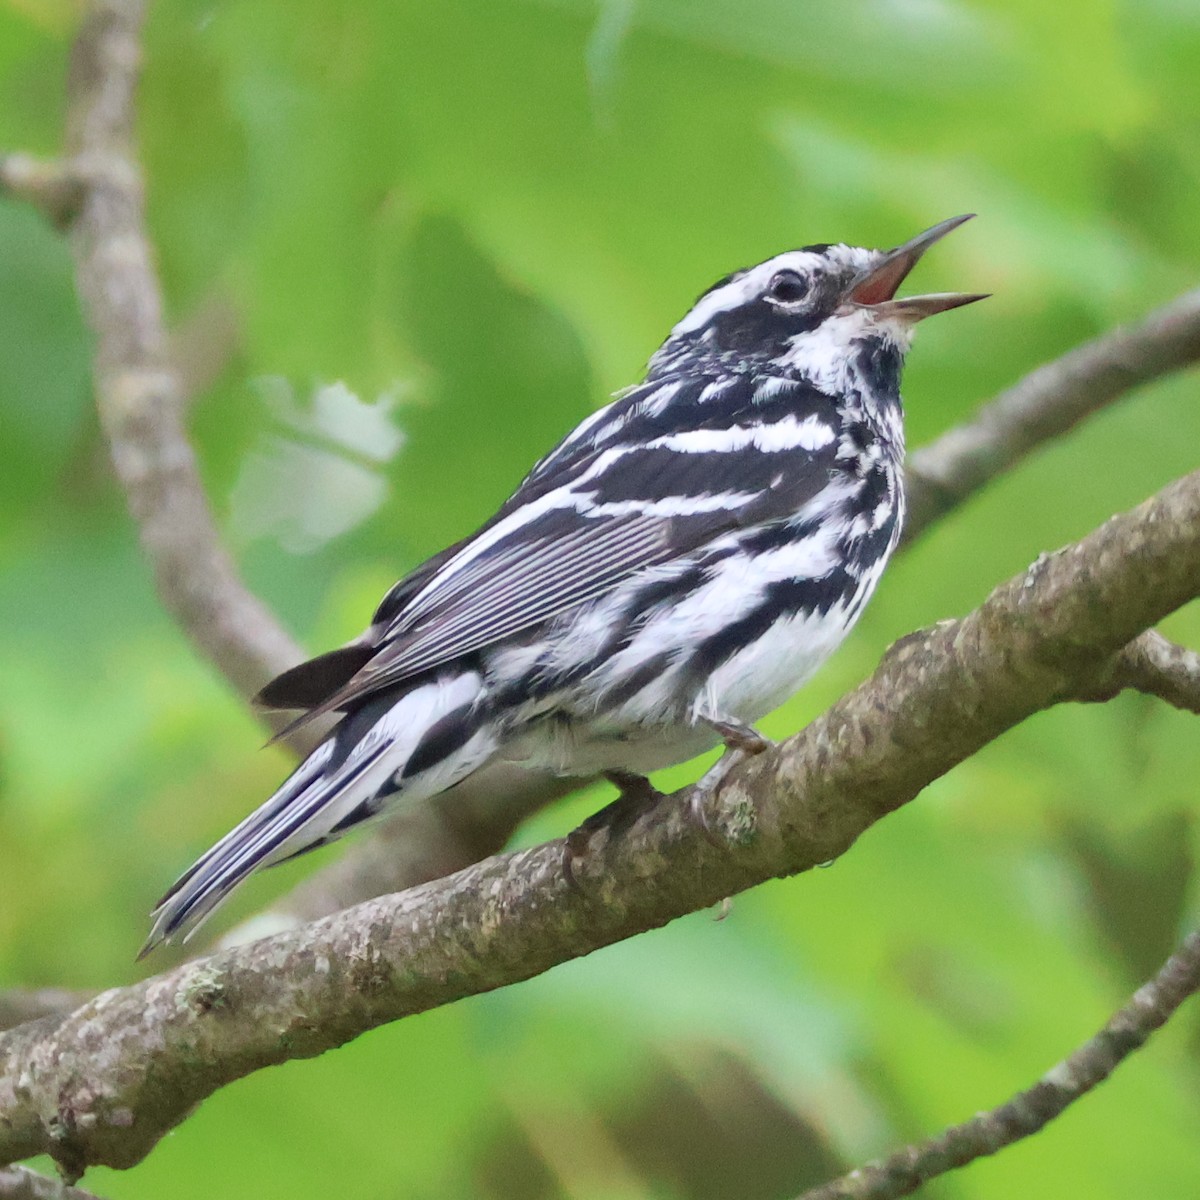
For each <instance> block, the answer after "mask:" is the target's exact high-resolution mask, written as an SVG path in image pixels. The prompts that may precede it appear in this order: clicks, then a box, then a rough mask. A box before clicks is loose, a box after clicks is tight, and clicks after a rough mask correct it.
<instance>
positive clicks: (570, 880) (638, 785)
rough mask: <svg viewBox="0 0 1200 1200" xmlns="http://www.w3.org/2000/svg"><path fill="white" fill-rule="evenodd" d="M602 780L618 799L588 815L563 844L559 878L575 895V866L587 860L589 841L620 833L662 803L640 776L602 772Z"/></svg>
mask: <svg viewBox="0 0 1200 1200" xmlns="http://www.w3.org/2000/svg"><path fill="white" fill-rule="evenodd" d="M604 778H605V779H607V780H608V781H609V783H611V784H613V785H615V787H616V788H617V790H618V791H619V792H620V795H619V796H618V797H617V798H616V799H615V800H614V801H613V802H612V803H611V804H606V805H605V806H604V807H603V808H602V809H600V811H599V812H594V813H592V815H591V816H590V817H588V818H587V820H586V821H584V822H583V823H582V824H581V825H580V826H579V827H578V828H577V829H573V830H572V831H571V832H570V833H569V834H567V836H566V838H565V839H564V840H563V857H562V873H563V878H564V879H566V881H567V884H568V886H569V887H571V888H573V889H574V890H575V891H581V890H582V888H581V887H580V883H579V879H578V877H577V876H576V874H575V863H576V862H577V861H579V860H580V859H584V858H586V857H587V855H588V852H589V850H590V849H591V845H592V838H593V837H595V836H596V834H598V833H600V832H601V831H603V832H605V833H607V834H608V836H609V837H610V838H611V837H615V836H616V835H617V834H619V833H623V832H624V831H625V830H627V829H629V828H630V826H632V825H633V823H634V822H635V821H636V820H637V819H638V817H640V816H641V815H642V814H643V813H645V812H649V810H650V809H651V808H653V807H654V806H655V805H656V804H657V803H658V802H659V801H660V800H661V799H662V793H661V792H660V791H659V790H658V789H657V788H656V787H655V786H654V785H653V784H652V783H651V782H650V780H648V779H646V778H645V777H644V776H642V775H632V774H630V773H628V772H626V771H606V772H605V773H604Z"/></svg>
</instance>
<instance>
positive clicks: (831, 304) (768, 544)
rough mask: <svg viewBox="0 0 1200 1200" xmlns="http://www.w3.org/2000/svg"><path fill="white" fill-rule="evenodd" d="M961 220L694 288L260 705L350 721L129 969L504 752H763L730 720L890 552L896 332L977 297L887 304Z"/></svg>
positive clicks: (577, 771)
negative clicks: (597, 395)
mask: <svg viewBox="0 0 1200 1200" xmlns="http://www.w3.org/2000/svg"><path fill="white" fill-rule="evenodd" d="M967 219H968V218H967V217H955V218H952V219H951V220H948V221H943V222H942V223H941V224H939V225H935V226H934V227H933V228H932V229H929V230H928V231H926V232H925V233H922V234H921V235H919V236H918V237H916V238H914V239H913V240H912V241H910V242H907V243H905V244H904V245H903V246H900V247H899V248H897V249H895V250H892V251H886V252H885V251H879V250H867V249H862V248H859V247H854V246H846V245H819V246H807V247H805V248H804V249H802V250H793V251H789V252H787V253H784V254H780V255H777V256H776V257H774V258H771V259H768V260H767V261H766V262H764V263H760V264H759V265H758V266H755V267H751V268H749V269H747V270H743V271H737V272H735V273H734V274H732V275H729V276H727V277H726V278H725V279H723V280H721V281H720V282H719V283H717V284H715V285H714V286H713V287H712V288H710V289H709V290H708V291H707V292H705V293H704V295H702V296H701V297H700V299H699V300H697V302H696V303H695V305H693V307H692V310H691V311H690V312H689V313H688V314H687V316H685V317H684V318H683V320H682V321H680V322H679V324H678V325H676V326H675V328H674V329H673V330H672V331H671V334H670V336H669V337H668V338H667V340H666V341H665V342H664V343H663V345H662V346H661V348H660V349H659V350H658V351H657V353H656V354H655V355H654V356H653V358H652V359H651V360H650V364H649V369H648V371H647V374H646V379H645V382H644V383H642V384H640V385H638V386H637V387H634V388H631V389H629V390H628V391H626V392H624V393H623V394H621V395H620V396H619V398H618V399H616V400H615V401H613V403H611V404H609V405H608V406H607V407H605V408H602V409H600V410H599V411H598V412H596V413H593V414H592V415H591V416H590V417H588V418H587V419H586V420H585V421H583V422H582V424H580V425H579V427H578V428H577V429H575V430H574V432H573V433H571V434H569V435H568V436H567V437H566V438H565V439H564V440H563V441H562V442H561V443H560V444H559V445H558V446H557V447H556V448H555V449H554V450H553V451H551V453H550V454H548V455H547V456H546V457H545V458H543V459H542V460H541V461H540V462H539V463H538V464H537V465H536V466H535V467H534V468H533V470H532V471H531V472H530V473H529V475H528V477H527V478H526V479H525V480H524V482H523V483H522V484H521V485H520V487H519V488H518V489H517V490H516V492H515V493H514V494H513V496H512V498H511V499H510V500H508V502H507V503H506V504H505V505H504V506H503V507H502V508H501V509H500V511H499V512H498V513H497V514H496V515H495V516H494V517H493V518H492V519H491V520H490V521H488V523H487V524H486V525H484V526H483V527H482V528H481V529H480V530H479V531H478V532H477V533H475V534H474V535H472V536H471V537H469V538H467V539H465V540H464V541H462V542H459V543H458V544H457V545H454V546H451V547H450V548H449V549H447V550H445V551H443V552H442V553H441V554H439V555H437V556H436V557H434V558H432V559H431V560H430V561H429V562H427V563H425V564H424V565H423V566H421V567H418V568H417V569H416V570H415V571H414V572H413V573H412V574H411V575H409V576H407V577H406V578H405V579H403V580H401V581H400V582H399V583H398V584H396V586H395V587H394V588H392V590H391V591H390V592H389V593H388V594H387V596H385V597H384V599H383V602H382V604H380V606H379V609H378V611H377V612H376V613H375V617H374V620H373V621H372V623H371V626H370V628H369V629H368V630H367V631H366V633H364V634H363V635H362V636H361V637H359V638H357V639H355V641H353V642H351V643H350V644H349V645H347V646H344V647H343V648H342V649H340V650H334V651H333V652H331V653H329V654H325V655H323V656H321V657H320V658H317V659H314V660H313V661H311V662H308V663H305V664H303V665H301V666H299V667H296V668H295V669H293V670H291V671H288V672H286V673H285V674H283V675H281V676H280V677H279V678H278V679H276V680H275V681H274V682H273V683H271V684H269V685H268V686H267V687H266V688H264V689H263V691H262V693H261V695H260V700H261V702H262V703H263V704H265V705H267V706H269V707H273V708H282V709H299V710H303V715H302V716H300V717H299V718H298V719H297V721H296V722H295V724H296V725H299V724H302V723H303V722H305V721H308V720H310V719H311V718H312V717H314V716H316V715H317V714H320V713H326V712H340V713H343V714H345V715H344V716H343V717H342V719H341V721H340V723H339V724H338V726H337V727H336V729H335V730H334V732H333V733H332V734H331V735H330V736H329V737H328V738H327V739H326V740H325V741H324V742H323V743H322V744H321V745H320V746H319V747H318V748H317V749H316V750H314V751H313V753H312V754H310V755H309V756H308V758H306V759H305V760H304V762H303V763H301V764H300V766H299V767H298V768H297V769H296V770H295V772H294V773H293V774H292V775H291V776H290V777H289V778H288V779H287V780H286V781H285V782H284V784H283V785H282V787H280V789H279V790H278V791H277V792H276V793H275V794H274V795H273V796H272V797H271V798H270V799H269V800H268V801H267V802H266V803H265V804H263V805H262V807H261V808H259V809H258V810H257V811H256V812H254V813H252V814H251V815H250V816H249V817H247V818H246V820H244V821H243V822H242V823H241V824H240V825H239V826H238V827H237V828H236V829H234V830H233V831H232V832H231V833H229V834H227V835H226V836H225V837H224V838H222V839H221V841H219V842H218V843H217V844H216V845H215V846H213V848H212V849H211V850H209V851H208V853H207V854H205V855H204V856H203V857H202V858H201V859H200V860H199V861H198V862H197V863H196V864H195V865H194V866H193V867H192V868H191V869H190V870H189V871H188V872H187V873H186V874H185V875H183V876H182V878H180V879H179V881H178V882H177V883H176V884H175V885H174V886H173V887H172V888H171V890H170V891H169V892H168V893H167V894H166V896H165V897H164V898H163V899H162V901H161V902H160V904H159V906H158V908H157V909H156V910H155V913H154V925H153V929H152V931H151V934H150V939H149V942H148V943H147V948H149V947H151V946H153V945H155V944H156V943H157V942H159V941H161V940H162V939H164V938H169V937H171V936H172V935H174V934H176V933H178V932H180V931H182V930H185V929H189V928H195V926H196V925H197V924H198V923H199V922H200V921H201V920H203V919H204V918H205V917H206V916H207V915H208V914H209V913H211V912H212V910H213V909H214V908H215V907H216V906H217V905H218V904H220V903H221V901H223V900H224V899H225V898H226V897H227V896H228V895H229V893H230V892H231V891H232V890H233V889H234V888H235V887H236V886H237V885H238V884H239V883H241V882H242V881H243V880H244V879H245V878H246V877H247V876H248V875H249V874H250V873H251V872H252V871H255V870H257V869H258V868H259V867H263V866H267V865H269V864H271V863H277V862H281V861H282V860H284V859H286V858H291V857H293V856H295V855H297V854H300V853H303V852H304V851H306V850H309V849H312V848H313V847H315V846H319V845H322V844H324V843H326V842H329V841H332V840H333V839H335V838H338V837H340V836H341V835H342V834H344V833H346V832H347V831H349V830H350V829H352V828H354V827H355V826H357V825H360V824H362V823H363V822H365V821H368V820H370V819H372V818H374V817H377V816H379V815H381V814H383V813H385V812H387V811H388V810H390V809H392V808H394V807H395V806H397V805H401V804H408V803H412V802H415V801H421V800H425V799H428V798H430V797H432V796H434V795H437V794H438V793H440V792H444V791H446V790H447V789H448V788H451V787H453V786H454V785H455V784H456V783H458V782H459V781H460V780H462V779H463V778H465V777H466V776H467V775H469V774H471V773H472V772H473V771H476V770H478V769H479V768H480V767H482V766H484V765H485V764H486V763H488V762H489V761H491V760H493V759H496V758H498V757H499V758H505V759H512V760H517V761H522V762H527V763H529V764H531V765H536V766H540V767H546V768H550V769H551V770H553V771H557V772H560V773H563V774H569V775H593V774H596V773H605V774H607V775H609V777H610V778H612V779H613V781H614V782H616V783H617V784H618V786H620V787H622V788H623V789H625V790H626V791H627V792H628V793H629V794H631V795H632V794H634V793H636V792H637V790H638V785H639V784H641V785H644V776H645V775H646V773H647V772H650V771H654V770H656V769H658V768H660V767H665V766H669V765H671V764H673V763H678V762H682V761H684V760H685V759H688V758H691V757H692V756H694V755H696V754H699V753H701V752H703V751H705V750H708V749H709V748H711V747H712V746H715V745H717V744H719V743H720V742H725V743H726V745H727V746H731V747H740V748H742V749H743V750H745V749H752V748H755V746H756V745H761V744H762V743H761V741H760V740H759V739H757V735H756V734H755V733H754V730H753V728H752V723H753V722H755V721H757V720H759V719H760V718H761V717H763V716H765V715H766V714H767V713H768V712H770V711H771V710H772V709H773V708H775V707H777V706H778V705H779V704H780V703H782V702H783V701H784V700H785V699H787V697H789V696H790V695H791V694H792V693H793V692H795V691H796V690H797V689H798V688H799V687H800V685H801V684H802V683H803V682H804V681H805V680H806V679H807V678H808V677H809V676H810V675H811V674H812V672H813V671H814V670H815V669H816V668H817V667H818V666H819V665H820V664H821V663H822V662H823V661H824V660H825V659H826V658H827V657H828V656H829V654H830V653H831V652H832V651H833V650H834V649H835V647H836V646H837V645H838V643H839V642H841V640H842V639H843V638H844V637H845V635H846V633H847V631H848V630H849V629H850V628H851V626H852V625H853V624H854V622H855V621H856V620H857V618H858V616H859V614H860V613H861V612H862V609H863V605H864V604H865V603H866V602H867V599H868V598H869V597H870V595H871V592H872V591H873V590H874V588H875V585H876V583H878V581H879V577H880V574H881V573H882V571H883V568H884V566H885V564H886V563H887V560H888V558H889V556H890V555H891V553H892V550H893V549H894V548H895V545H896V541H897V538H898V536H899V532H900V526H901V521H902V519H903V514H904V493H903V487H902V477H901V461H902V458H903V453H904V431H903V421H902V412H901V406H900V392H899V384H900V368H901V363H902V361H903V358H904V354H905V352H906V351H907V349H908V346H909V343H910V341H911V337H912V331H913V327H914V325H915V324H916V323H917V322H918V321H919V320H921V319H922V318H924V317H927V316H929V315H930V314H932V313H939V312H944V311H945V310H946V309H950V308H956V307H958V306H959V305H963V304H969V303H971V302H972V301H974V300H978V299H982V297H981V296H977V295H958V294H946V295H929V296H917V297H910V298H907V299H895V298H894V297H895V293H896V291H897V289H898V288H899V286H900V284H901V283H902V282H903V280H904V278H905V276H906V275H907V274H908V273H909V271H910V270H911V269H912V267H913V266H914V264H915V263H916V262H917V260H918V259H919V258H920V256H921V254H922V253H923V252H924V251H925V250H926V249H927V248H928V247H929V246H931V245H932V244H933V243H934V242H936V241H937V240H938V239H939V238H941V237H943V236H944V235H945V234H947V233H949V232H950V230H952V229H954V228H956V227H957V226H958V225H961V224H962V223H963V222H964V221H965V220H967ZM642 790H643V793H644V792H645V791H646V787H645V786H643V788H642Z"/></svg>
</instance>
